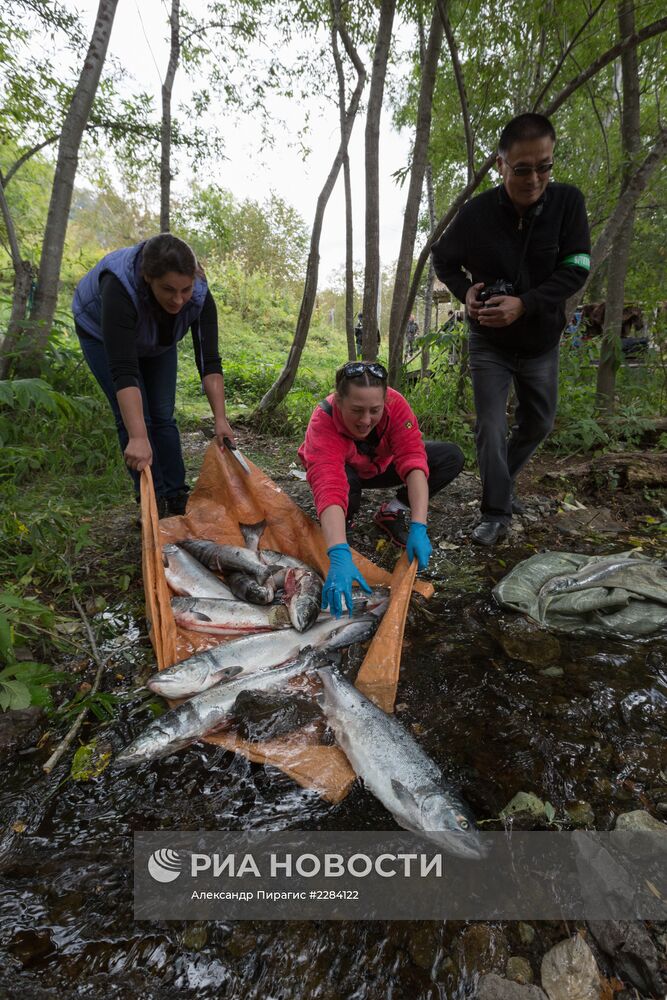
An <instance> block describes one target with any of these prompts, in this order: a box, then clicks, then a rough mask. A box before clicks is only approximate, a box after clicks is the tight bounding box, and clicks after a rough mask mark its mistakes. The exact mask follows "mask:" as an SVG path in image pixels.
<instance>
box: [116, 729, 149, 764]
mask: <svg viewBox="0 0 667 1000" xmlns="http://www.w3.org/2000/svg"><path fill="white" fill-rule="evenodd" d="M154 756H155V743H154V741H153V738H152V737H151V736H149V735H148V734H146V735H144V734H142V735H141V736H138V737H137V738H136V740H133V741H132V743H130V744H129V746H126V747H125V749H124V750H121V752H120V753H119V754H117V755H116V756H115V757H114V759H113V763H114V766H115V767H137V766H138V765H139V764H144V763H145V762H146V761H148V760H151V758H153V757H154Z"/></svg>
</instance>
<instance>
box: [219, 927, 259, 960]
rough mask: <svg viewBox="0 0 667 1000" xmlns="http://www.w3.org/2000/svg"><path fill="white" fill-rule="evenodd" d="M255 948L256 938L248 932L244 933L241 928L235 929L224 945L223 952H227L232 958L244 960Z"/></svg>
mask: <svg viewBox="0 0 667 1000" xmlns="http://www.w3.org/2000/svg"><path fill="white" fill-rule="evenodd" d="M256 948H257V938H256V937H255V935H254V934H252V933H251V932H250V931H244V930H243V928H240V927H239V928H235V930H234V933H233V934H232V936H231V938H230V939H229V941H227V942H226V944H225V951H226V952H228V953H229V954H230V955H231V956H232V958H245V956H246V955H249V954H250V953H251V952H253V951H254V950H255V949H256Z"/></svg>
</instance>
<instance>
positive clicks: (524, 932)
mask: <svg viewBox="0 0 667 1000" xmlns="http://www.w3.org/2000/svg"><path fill="white" fill-rule="evenodd" d="M519 938H520V940H521V943H522V944H525V945H529V944H532V943H533V941H534V940H535V928H534V927H531V925H530V924H524V922H523V921H521V922H520V924H519Z"/></svg>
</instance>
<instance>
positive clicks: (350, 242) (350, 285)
mask: <svg viewBox="0 0 667 1000" xmlns="http://www.w3.org/2000/svg"><path fill="white" fill-rule="evenodd" d="M332 13H333V22H334V24H333V28H332V31H331V49H332V51H333V57H334V62H335V64H336V76H337V78H338V111H339V115H340V133H341V136H342V134H343V131H344V129H345V72H344V70H343V63H342V60H341V58H340V52H339V50H338V24H339V22H340V16H341V15H340V0H334V2H333V3H332ZM343 184H344V187H345V335H346V337H347V356H348V360H349V361H354V360H355V359H356V357H357V348H356V345H355V341H354V229H353V222H352V179H351V177H350V156H349V153H348V152H346V153H345V156H344V158H343Z"/></svg>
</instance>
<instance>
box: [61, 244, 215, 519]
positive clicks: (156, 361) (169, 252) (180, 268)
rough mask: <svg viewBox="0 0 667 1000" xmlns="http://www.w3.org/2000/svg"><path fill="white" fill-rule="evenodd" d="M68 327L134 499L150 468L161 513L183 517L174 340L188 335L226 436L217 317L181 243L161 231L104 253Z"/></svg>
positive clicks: (79, 290)
mask: <svg viewBox="0 0 667 1000" xmlns="http://www.w3.org/2000/svg"><path fill="white" fill-rule="evenodd" d="M72 311H73V313H74V322H75V326H76V332H77V334H78V337H79V341H80V343H81V349H82V350H83V354H84V357H85V359H86V361H87V363H88V366H89V368H90V370H91V372H92V373H93V375H94V376H95V378H96V379H97V381H98V382H99V384H100V387H101V389H102V391H103V392H104V394H105V395H106V397H107V399H108V401H109V405H110V406H111V409H112V411H113V415H114V418H115V421H116V429H117V431H118V438H119V441H120V447H121V450H122V452H123V458H124V459H125V463H126V464H127V466H128V469H129V470H130V475H131V477H132V481H133V483H134V489H135V495H136V497H137V499H138V496H139V473H140V472H141V470H142V469H144V468H145V467H146V466H150V467H151V471H152V474H153V483H154V485H155V493H156V497H157V504H158V511H159V513H160V516H164V515H166V514H184V513H185V507H186V503H187V498H188V490H189V488H188V486H187V484H186V482H185V465H184V463H183V454H182V450H181V439H180V435H179V433H178V428H177V426H176V422H175V420H174V407H175V400H176V369H177V346H178V342H179V341H180V340H182V339H183V337H185V335H186V333H187V332H188V330H191V331H192V342H193V345H194V353H195V361H196V364H197V368H198V370H199V374H200V376H201V379H202V385H203V387H204V391H205V393H206V395H207V397H208V401H209V404H210V407H211V410H212V412H213V417H214V427H215V436H216V438H217V440H218V443H219V444H220V446H221V447H222V446H223V438H225V437H229V438H231V439H232V440H233V439H234V434H233V431H232V429H231V427H230V426H229V423H228V421H227V418H226V416H225V390H224V382H223V377H222V367H221V364H220V355H219V353H218V317H217V312H216V308H215V302H214V300H213V296H212V295H211V292H210V290H209V288H208V285H207V283H206V278H205V277H204V272H203V271H202V270H201V268H200V267H199V265H198V264H197V259H196V257H195V255H194V253H193V251H192V250H191V249H190V247H189V246H188V244H187V243H184V242H183V240H180V239H178V238H177V237H176V236H172V235H171V234H170V233H162V234H160V235H159V236H153V237H151V239H149V240H144V241H142V242H141V243H137V244H135V245H134V246H131V247H125V248H123V249H122V250H114V251H113V252H112V253H109V254H107V255H106V257H103V258H102V260H101V261H100V262H99V263H98V264H96V265H95V267H94V268H93V269H92V270H91V271H89V272H88V274H86V275H85V276H84V277H83V278H82V279H81V281H80V282H79V284H78V285H77V287H76V290H75V292H74V299H73V302H72Z"/></svg>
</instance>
